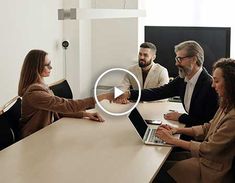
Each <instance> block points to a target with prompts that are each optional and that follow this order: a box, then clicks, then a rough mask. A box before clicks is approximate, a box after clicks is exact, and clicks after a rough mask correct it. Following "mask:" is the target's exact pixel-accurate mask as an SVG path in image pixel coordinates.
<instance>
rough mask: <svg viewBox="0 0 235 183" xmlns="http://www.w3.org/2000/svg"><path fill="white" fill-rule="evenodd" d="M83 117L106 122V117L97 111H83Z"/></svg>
mask: <svg viewBox="0 0 235 183" xmlns="http://www.w3.org/2000/svg"><path fill="white" fill-rule="evenodd" d="M83 117H85V118H88V119H90V120H93V121H97V122H104V119H103V118H102V117H101V116H100V115H99V114H98V113H97V112H94V113H89V112H83Z"/></svg>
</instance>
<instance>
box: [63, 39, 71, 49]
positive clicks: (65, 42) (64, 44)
mask: <svg viewBox="0 0 235 183" xmlns="http://www.w3.org/2000/svg"><path fill="white" fill-rule="evenodd" d="M62 46H63V48H64V49H67V48H68V47H69V41H68V40H65V41H63V42H62Z"/></svg>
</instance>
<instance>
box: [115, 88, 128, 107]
mask: <svg viewBox="0 0 235 183" xmlns="http://www.w3.org/2000/svg"><path fill="white" fill-rule="evenodd" d="M129 97H130V92H129V91H126V92H125V93H123V94H122V95H120V96H119V97H117V98H116V99H114V101H113V102H115V103H118V104H127V103H129V100H128V98H129Z"/></svg>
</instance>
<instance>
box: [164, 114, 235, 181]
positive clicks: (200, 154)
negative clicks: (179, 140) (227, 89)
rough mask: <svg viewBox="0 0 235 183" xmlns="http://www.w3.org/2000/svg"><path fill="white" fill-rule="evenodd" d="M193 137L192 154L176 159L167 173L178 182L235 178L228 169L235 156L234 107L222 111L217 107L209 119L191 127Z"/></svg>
mask: <svg viewBox="0 0 235 183" xmlns="http://www.w3.org/2000/svg"><path fill="white" fill-rule="evenodd" d="M193 131H194V134H195V137H196V138H201V139H202V138H203V141H202V142H196V141H191V154H192V156H193V158H190V159H187V160H183V161H179V162H177V163H176V165H174V166H173V167H172V168H171V169H170V170H169V171H168V173H169V174H170V175H171V176H172V177H173V178H174V179H175V180H176V181H177V182H179V183H180V182H182V183H183V182H191V183H193V182H195V183H196V182H197V183H200V182H203V183H217V182H218V183H219V182H226V183H227V182H228V183H229V182H234V180H233V179H234V173H235V172H232V170H231V166H232V161H233V158H234V157H235V109H232V110H231V111H229V112H228V113H227V114H224V113H223V112H222V111H221V109H219V110H218V111H217V113H216V114H215V116H214V118H213V119H212V120H211V121H210V123H205V124H204V125H202V126H195V127H193Z"/></svg>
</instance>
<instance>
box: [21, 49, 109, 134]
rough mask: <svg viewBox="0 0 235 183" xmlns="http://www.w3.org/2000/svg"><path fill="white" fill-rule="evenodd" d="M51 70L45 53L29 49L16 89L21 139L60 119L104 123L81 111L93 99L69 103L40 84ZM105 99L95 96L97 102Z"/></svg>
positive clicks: (95, 115)
mask: <svg viewBox="0 0 235 183" xmlns="http://www.w3.org/2000/svg"><path fill="white" fill-rule="evenodd" d="M51 69H52V67H51V61H50V60H49V58H48V54H47V53H46V52H45V51H43V50H31V51H30V52H29V53H28V54H27V55H26V57H25V60H24V63H23V66H22V70H21V75H20V81H19V87H18V95H19V96H21V97H22V115H21V119H20V126H21V137H22V138H23V137H26V136H28V135H30V134H32V133H34V132H36V131H38V130H40V129H42V128H43V127H45V126H47V125H49V124H51V123H52V122H54V121H55V120H57V119H59V118H61V117H75V118H83V117H86V118H89V119H91V120H94V121H99V122H102V121H104V120H103V119H102V117H101V116H100V115H99V114H98V113H88V112H86V111H84V110H85V109H86V108H89V107H93V106H94V105H95V100H94V98H86V99H83V100H71V99H65V98H60V97H57V96H54V94H53V92H52V91H51V90H50V89H49V87H48V86H47V85H46V84H45V82H44V78H45V77H49V76H50V72H51ZM108 98H110V100H111V99H112V94H103V95H100V96H98V100H103V99H108Z"/></svg>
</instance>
